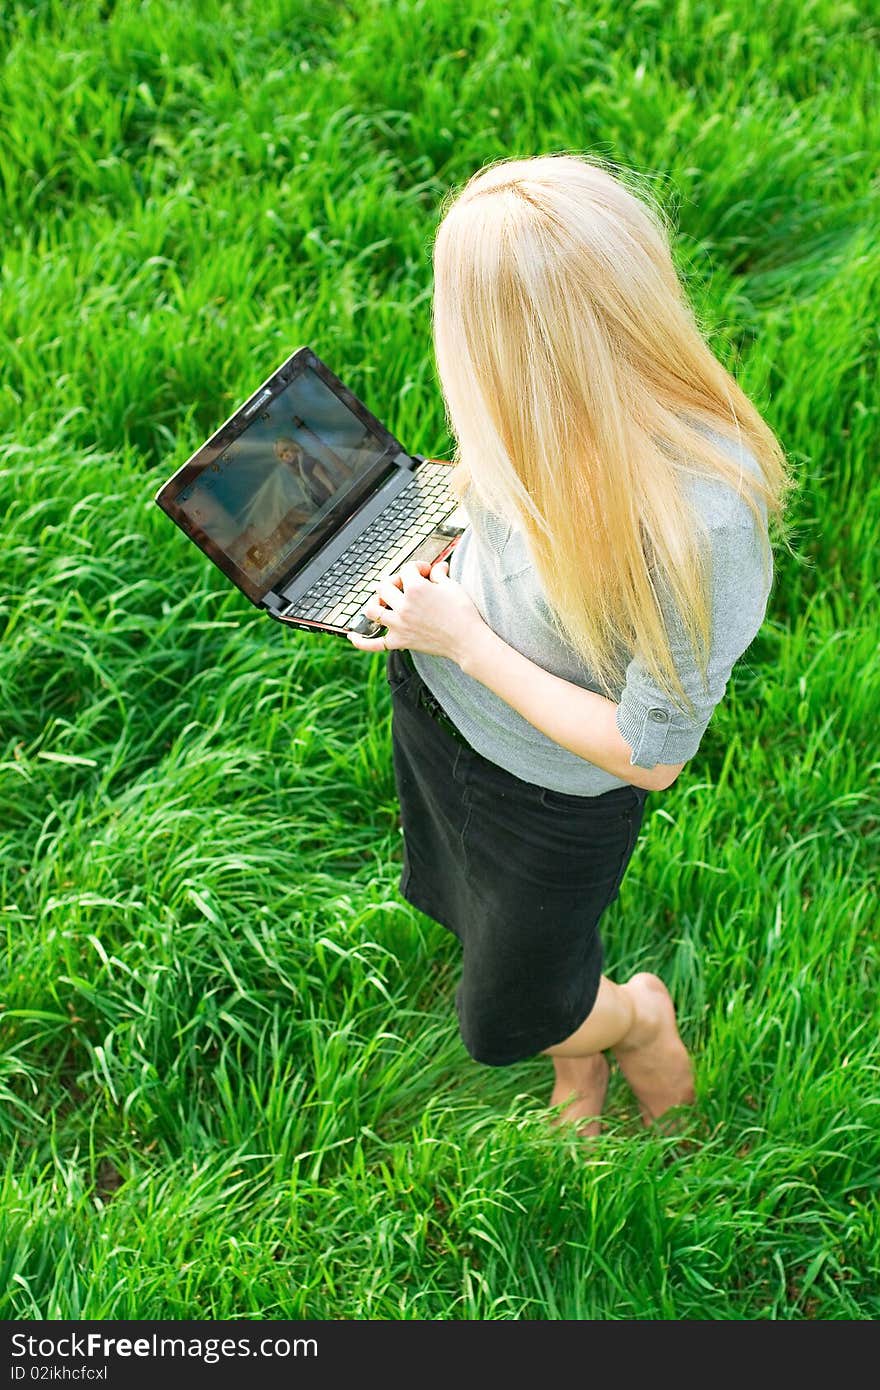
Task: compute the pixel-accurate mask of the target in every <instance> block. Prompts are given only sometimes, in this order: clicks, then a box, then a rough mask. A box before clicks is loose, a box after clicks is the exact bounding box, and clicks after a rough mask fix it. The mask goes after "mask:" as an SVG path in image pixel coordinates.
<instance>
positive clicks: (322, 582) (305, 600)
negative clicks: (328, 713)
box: [155, 347, 467, 638]
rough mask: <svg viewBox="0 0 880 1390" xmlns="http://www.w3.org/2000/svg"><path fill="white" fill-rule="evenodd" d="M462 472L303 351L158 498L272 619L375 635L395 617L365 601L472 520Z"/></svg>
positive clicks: (444, 548) (443, 550)
mask: <svg viewBox="0 0 880 1390" xmlns="http://www.w3.org/2000/svg"><path fill="white" fill-rule="evenodd" d="M451 471H452V470H451V467H450V465H449V464H448V463H442V462H440V461H438V460H436V459H426V458H423V457H422V455H421V454H410V453H409V452H408V451H407V450H406V449H404V447H403V445H402V444H401V443H400V441H399V440H397V439H395V437H394V435H393V434H391V432H390V431H389V430H388V429H386V428H385V426H384V425H383V424H382V423H381V422H380V421H379V420H378V419H377V418H376V417H375V416H374V415H372V414H371V413H370V411H369V410H367V408H366V406H365V405H364V404H363V403H362V402H361V401H359V400H358V398H357V396H355V395H354V393H353V392H352V391H350V390H349V389H348V388H347V387H346V386H345V385H344V384H343V383H342V381H340V379H339V377H337V376H335V375H334V373H333V372H332V371H331V370H330V368H329V367H328V366H327V365H326V363H324V362H322V361H321V360H320V358H319V357H318V356H317V355H316V354H315V353H314V352H313V351H312V349H311V348H309V347H299V348H297V349H296V351H295V352H293V353H291V355H290V356H289V357H288V358H287V359H286V361H284V362H282V363H281V365H280V366H279V367H278V368H277V369H276V370H275V371H274V372H272V373H271V375H270V376H268V377H267V378H266V380H265V381H264V382H263V383H262V385H260V386H258V387H257V389H256V390H255V391H254V393H253V394H252V395H251V396H250V397H249V398H248V400H246V401H245V402H244V404H243V405H240V406H239V407H238V409H237V410H236V411H235V412H234V413H233V414H232V415H231V416H230V417H229V419H228V420H227V421H226V423H225V424H223V425H221V426H220V428H219V429H218V430H216V431H215V433H214V434H212V435H211V438H210V439H208V440H207V441H206V442H205V443H204V444H202V445H201V447H200V448H198V449H197V450H196V452H195V453H194V454H193V455H192V456H191V457H190V458H188V459H187V461H186V463H184V464H183V465H182V467H180V468H179V469H178V470H177V472H176V473H175V474H174V476H173V477H172V478H169V480H168V482H166V483H164V484H163V486H162V487H161V488H160V489H159V491H158V492H157V494H156V499H155V500H156V502H157V503H158V505H159V506H160V507H161V508H162V510H163V511H164V512H165V513H166V515H167V516H169V517H170V518H171V520H172V521H173V522H175V523H176V525H178V526H179V527H180V529H181V530H182V531H183V533H184V534H185V535H186V536H187V537H188V538H189V539H190V540H191V541H193V542H194V543H195V544H196V545H197V546H198V547H199V549H200V550H202V551H204V553H205V555H207V557H208V559H209V560H211V561H213V563H214V564H215V565H216V566H217V568H218V569H220V570H222V571H223V573H224V574H225V575H226V577H227V578H228V579H230V580H231V581H232V583H233V584H235V585H237V587H238V588H239V589H240V590H241V591H242V593H243V594H244V595H245V596H246V597H247V598H248V599H250V601H251V603H253V604H255V605H256V606H257V607H258V608H262V609H263V610H264V611H265V612H267V613H268V614H269V615H270V617H272V618H276V619H278V620H279V621H281V622H286V623H289V624H290V625H291V626H293V627H297V628H301V629H302V630H303V631H307V632H330V633H335V634H336V635H338V636H340V637H343V638H344V637H345V634H346V632H348V631H352V632H360V633H362V634H363V635H364V636H367V637H373V636H376V635H378V634H379V633H380V632H382V631H383V630H384V625H383V624H382V623H378V622H375V621H373V620H372V619H370V618H368V617H367V616H366V615H365V613H364V611H363V608H364V605H365V604H366V603H368V602H369V601H370V599H371V598H372V597H373V596H374V594H375V591H376V588H377V586H378V584H379V582H380V580H382V579H383V578H386V577H388V576H390V575H393V574H396V573H397V571H398V570H399V569H400V567H401V565H402V564H403V563H404V561H406V560H416V561H419V560H424V561H427V562H428V563H429V564H433V563H434V562H435V561H436V560H442V559H444V558H446V557H447V556H448V555H449V554H450V553H451V551H452V550H453V549H454V547H455V545H456V544H457V542H458V537H459V536H460V535H461V533H462V532H463V531H464V529H465V526H466V525H467V518H466V514H465V513H464V511H463V509H462V507H461V505H460V503H459V501H458V499H457V498H456V497H455V496H454V494H453V493H452V492H451V491H450V490H449V485H448V479H449V476H450V473H451Z"/></svg>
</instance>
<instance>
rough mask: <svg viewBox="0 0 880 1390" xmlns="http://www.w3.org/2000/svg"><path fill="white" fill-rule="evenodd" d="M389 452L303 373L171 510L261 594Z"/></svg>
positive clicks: (319, 382) (325, 388)
mask: <svg viewBox="0 0 880 1390" xmlns="http://www.w3.org/2000/svg"><path fill="white" fill-rule="evenodd" d="M387 452H388V450H387V447H386V444H385V442H384V441H381V440H379V439H378V438H376V437H375V436H374V435H373V434H372V433H371V432H370V431H369V430H368V429H366V428H365V426H364V424H363V422H362V421H361V420H359V419H358V418H357V416H356V415H354V414H353V413H352V411H350V410H349V409H348V407H347V406H346V405H344V404H343V402H342V401H341V400H340V399H339V397H338V396H337V395H335V394H334V392H333V391H331V390H330V388H329V387H328V386H326V385H325V384H324V382H323V381H322V380H321V378H320V377H319V376H318V375H317V374H316V373H315V372H313V371H312V369H311V368H310V367H307V368H305V370H304V371H302V372H301V373H300V374H299V375H298V376H297V377H295V378H294V380H293V381H292V382H291V383H290V385H289V386H286V387H285V389H284V390H283V391H282V392H281V393H280V394H279V395H278V396H276V397H275V399H274V400H272V401H269V402H268V403H267V405H266V406H265V407H264V408H263V409H262V410H261V411H259V412H258V413H257V414H256V415H255V416H254V418H253V420H252V421H251V423H250V424H249V425H248V426H247V428H246V429H245V430H244V431H243V433H241V434H240V435H239V436H238V438H237V439H235V440H234V441H233V442H232V443H231V444H230V445H229V446H228V448H226V449H224V451H223V452H222V453H221V454H219V455H218V456H217V458H216V459H215V460H214V462H213V463H211V464H209V465H208V466H207V467H206V468H204V469H203V470H202V472H201V473H200V474H199V475H198V477H197V478H196V480H195V481H194V482H193V483H191V484H190V485H189V486H188V487H186V488H184V489H183V490H182V491H181V492H180V493H179V494H178V497H177V502H178V505H179V506H180V509H181V511H183V512H184V513H185V514H186V515H187V516H188V517H189V518H190V519H191V520H192V521H193V522H194V523H195V524H196V525H197V526H199V527H200V528H201V529H202V530H203V531H204V532H205V533H206V534H207V535H208V536H209V537H210V538H211V540H213V541H214V543H215V544H216V545H218V546H219V547H220V549H221V550H223V551H224V552H225V553H226V554H227V555H228V556H229V558H230V559H231V560H232V561H233V563H234V564H236V565H237V566H238V568H239V569H240V570H242V571H243V573H244V574H246V575H247V577H248V578H249V579H250V580H251V581H252V582H253V584H254V585H256V586H258V587H259V586H261V585H263V584H265V583H266V581H267V580H268V579H269V577H270V576H271V575H272V574H274V573H275V572H276V571H277V570H278V569H279V568H280V567H281V566H283V565H284V564H285V562H286V561H287V559H288V557H289V556H291V555H292V554H293V552H294V551H295V550H296V549H297V547H298V546H299V545H300V543H301V542H302V541H303V539H304V538H305V537H306V536H307V535H308V534H309V533H310V532H311V531H313V530H315V528H316V527H317V526H318V524H319V523H320V522H321V520H322V519H323V518H324V517H325V516H326V514H327V513H328V512H329V511H330V510H331V509H332V508H334V507H336V506H338V505H339V504H340V502H341V501H342V500H343V499H344V497H345V494H346V493H347V492H350V491H355V490H356V488H357V485H358V483H359V482H360V480H361V479H362V478H363V477H364V475H366V474H368V473H369V472H370V471H371V470H372V469H374V468H375V467H376V464H377V463H378V462H379V461H380V460H381V459H382V457H383V456H384V455H386V454H387Z"/></svg>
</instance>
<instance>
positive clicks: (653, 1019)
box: [545, 974, 694, 1125]
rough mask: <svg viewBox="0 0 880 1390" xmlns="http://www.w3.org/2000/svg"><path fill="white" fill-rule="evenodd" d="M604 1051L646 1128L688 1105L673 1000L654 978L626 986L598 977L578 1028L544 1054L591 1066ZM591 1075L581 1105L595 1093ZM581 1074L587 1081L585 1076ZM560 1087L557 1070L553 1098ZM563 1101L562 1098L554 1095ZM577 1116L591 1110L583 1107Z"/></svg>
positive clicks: (687, 1067) (688, 1074) (687, 1074)
mask: <svg viewBox="0 0 880 1390" xmlns="http://www.w3.org/2000/svg"><path fill="white" fill-rule="evenodd" d="M609 1050H610V1051H611V1052H613V1054H614V1057H615V1059H616V1060H617V1064H618V1066H619V1067H620V1070H621V1072H622V1073H623V1076H624V1077H625V1079H626V1081H627V1082H628V1084H629V1085H630V1087H631V1088H632V1090H633V1092H634V1094H635V1097H636V1100H637V1101H638V1103H639V1109H640V1111H641V1115H642V1119H643V1121H644V1123H645V1124H646V1125H648V1124H651V1123H652V1122H653V1121H655V1120H657V1119H659V1117H660V1116H661V1115H662V1114H664V1112H665V1111H667V1110H669V1109H671V1108H672V1107H673V1106H677V1105H689V1104H690V1103H691V1102H692V1101H693V1099H694V1088H693V1073H692V1069H691V1062H690V1057H689V1056H688V1053H687V1050H686V1048H685V1046H684V1043H683V1042H682V1041H681V1038H680V1037H679V1034H678V1028H677V1026H676V1021H675V1009H674V1008H673V1004H672V1000H671V999H670V997H669V993H668V991H667V989H666V986H665V985H664V984H663V983H662V981H661V980H659V979H658V978H657V976H656V975H648V974H639V975H634V976H633V978H632V979H631V980H630V981H628V983H627V984H625V985H616V984H614V983H613V981H611V980H609V979H608V978H607V976H605V975H603V976H602V980H601V982H600V985H599V993H598V995H597V997H596V1002H595V1004H594V1006H593V1008H592V1010H591V1012H590V1014H589V1015H588V1017H587V1018H586V1019H585V1020H584V1022H583V1023H582V1024H581V1026H580V1028H578V1029H577V1031H576V1032H574V1033H572V1034H571V1035H570V1037H568V1038H564V1039H563V1041H562V1042H560V1043H556V1044H555V1045H554V1046H553V1047H548V1048H546V1049H545V1052H546V1054H547V1055H548V1056H550V1057H552V1058H553V1059H554V1065H555V1064H556V1062H557V1060H559V1059H565V1060H569V1061H575V1060H579V1061H581V1062H585V1061H592V1062H593V1065H594V1067H595V1066H596V1063H595V1056H596V1054H597V1053H602V1052H605V1051H609ZM592 1075H593V1085H592V1088H590V1086H589V1084H586V1086H585V1090H584V1093H583V1094H584V1102H583V1103H584V1104H587V1103H595V1097H596V1095H597V1094H598V1092H597V1085H596V1083H597V1080H598V1078H599V1076H600V1072H599V1071H598V1069H597V1070H595V1071H594V1072H593V1073H592ZM583 1076H584V1078H585V1081H586V1078H587V1077H588V1076H589V1073H583ZM561 1084H562V1083H561V1082H560V1075H559V1071H558V1070H557V1085H556V1088H554V1093H553V1094H554V1095H556V1094H557V1091H558V1090H559V1088H560V1085H561ZM570 1089H571V1087H570ZM578 1093H579V1094H580V1091H579V1092H578ZM602 1098H603V1100H604V1091H603V1093H602ZM564 1099H565V1095H564V1094H562V1095H560V1096H559V1100H564ZM580 1113H581V1114H588V1113H593V1114H595V1113H596V1112H595V1111H593V1112H590V1111H586V1110H583V1109H582V1110H581V1111H580Z"/></svg>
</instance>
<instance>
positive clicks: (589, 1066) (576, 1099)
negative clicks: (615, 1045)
mask: <svg viewBox="0 0 880 1390" xmlns="http://www.w3.org/2000/svg"><path fill="white" fill-rule="evenodd" d="M553 1070H554V1071H555V1073H556V1084H555V1086H554V1087H553V1093H552V1095H551V1096H550V1104H551V1105H552V1106H555V1105H562V1103H563V1101H566V1100H567V1101H569V1102H570V1103H569V1104H568V1105H567V1106H566V1107H565V1109H564V1110H562V1111H561V1112H560V1114H559V1118H558V1119H556V1120H554V1121H553V1123H554V1124H566V1123H568V1122H574V1123H575V1124H576V1125H577V1132H578V1134H579V1135H581V1136H582V1137H583V1138H585V1139H592V1138H594V1137H595V1136H596V1135H597V1134H598V1133H599V1132H600V1131H601V1128H602V1126H601V1124H600V1122H599V1116H600V1115H601V1114H602V1106H603V1105H604V1104H605V1092H606V1091H607V1090H608V1074H609V1068H608V1063H607V1062H606V1061H605V1058H604V1057H603V1055H602V1053H601V1052H597V1053H596V1054H595V1056H593V1057H554V1058H553ZM578 1121H580V1123H578Z"/></svg>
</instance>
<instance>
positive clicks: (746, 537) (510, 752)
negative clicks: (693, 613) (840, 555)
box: [412, 436, 773, 796]
mask: <svg viewBox="0 0 880 1390" xmlns="http://www.w3.org/2000/svg"><path fill="white" fill-rule="evenodd" d="M715 437H716V439H717V441H718V443H719V444H721V445H723V446H724V447H725V448H727V450H728V451H729V452H730V453H731V454H732V457H734V458H735V459H737V460H738V461H739V462H740V463H741V465H742V466H743V467H744V468H746V469H751V470H757V466H758V465H757V463H756V461H755V459H754V458H753V456H752V455H751V453H749V452H748V451H747V450H746V449H744V448H742V447H739V446H734V445H731V444H729V443H728V442H727V441H726V440H723V439H721V438H720V437H718V436H715ZM688 486H689V487H691V488H692V489H693V492H692V496H693V498H694V500H695V502H696V504H697V506H698V508H699V514H700V516H701V518H702V519H703V521H704V523H705V525H706V528H707V533H708V536H709V540H710V543H711V553H710V564H711V573H712V646H711V653H710V659H709V671H708V675H709V682H708V690H707V689H706V688H705V687H704V685H703V681H702V678H701V675H700V671H699V667H698V666H697V664H696V662H695V660H694V657H693V653H692V651H691V648H690V644H689V642H688V641H687V637H686V635H685V633H684V630H683V628H682V626H681V622H680V619H679V618H678V615H677V613H676V611H675V608H674V605H672V604H666V603H664V604H663V605H662V607H663V612H664V617H665V620H666V626H667V631H668V633H669V637H670V642H671V646H672V652H673V655H674V658H675V662H676V668H677V670H678V672H679V675H680V676H681V679H682V683H683V685H684V688H685V690H686V691H687V693H688V695H689V696H690V698H691V699H692V700H693V703H694V706H695V711H696V713H695V715H694V716H693V717H688V716H686V715H685V714H683V713H682V711H681V710H680V709H679V708H678V707H677V706H676V705H675V704H673V703H672V702H671V701H670V699H669V698H668V696H666V695H665V694H664V693H663V691H662V690H660V689H659V688H658V687H657V685H656V684H655V682H654V681H653V679H652V678H651V677H650V675H649V674H648V672H647V671H646V670H645V669H644V667H643V666H642V664H641V663H640V661H639V660H638V659H637V658H636V657H635V656H633V657H632V659H631V660H630V662H629V665H628V667H627V669H626V679H625V683H624V686H623V689H622V690H621V691H620V693H619V696H618V709H617V714H616V723H617V728H618V729H619V731H620V733H621V735H622V736H623V738H624V739H625V740H626V742H627V743H628V744H629V745H630V747H631V748H632V756H631V758H630V763H631V764H632V765H633V766H636V767H642V768H647V769H650V768H653V767H656V766H657V765H658V764H668V763H683V762H686V761H687V760H688V759H689V758H692V757H693V756H694V754H695V753H696V751H697V749H698V748H699V745H700V741H701V739H702V737H703V733H704V732H705V729H706V727H707V725H708V723H709V720H710V719H711V717H712V712H713V710H714V709H715V707H716V705H717V704H718V703H719V701H720V700H721V699H722V697H723V695H724V692H725V690H726V688H727V683H728V680H729V678H730V674H731V671H732V670H733V667H734V664H735V663H736V661H737V660H738V659H739V657H740V656H742V654H743V653H744V652H745V650H746V649H747V647H748V646H749V645H750V644H751V642H752V641H753V640H754V638H755V636H756V635H757V633H758V631H759V629H760V627H761V624H762V623H763V621H764V617H765V614H766V609H767V601H768V598H769V594H770V588H771V586H772V581H773V570H772V564H771V567H770V569H769V573H768V572H767V571H766V569H765V554H764V548H763V546H762V538H761V535H760V532H759V530H758V528H757V527H756V525H755V520H754V516H753V514H752V512H751V509H750V508H749V506H748V505H747V504H746V503H745V502H744V501H743V499H742V498H741V497H740V496H738V495H737V494H736V493H734V492H733V490H732V489H731V488H730V487H729V486H727V485H726V484H725V483H722V482H719V481H717V480H711V479H706V478H693V479H688ZM463 507H464V510H465V512H466V514H467V517H468V522H469V525H468V526H467V528H466V529H465V531H464V532H463V534H462V536H461V539H460V540H459V542H458V545H457V546H456V548H455V550H454V551H453V553H452V555H451V557H450V566H449V573H450V575H451V577H452V578H453V579H456V580H458V582H459V583H460V584H461V585H462V587H463V588H464V589H465V591H466V592H467V593H468V594H469V596H470V597H471V599H472V600H473V602H474V604H475V605H476V607H477V609H478V610H479V612H480V613H481V614H482V616H483V618H484V619H485V621H486V622H487V623H488V625H489V626H490V627H491V628H492V629H493V631H494V632H497V633H498V635H499V636H500V637H501V638H502V639H503V640H504V641H505V642H507V643H509V645H510V646H512V647H514V648H516V650H517V651H519V652H522V654H523V655H524V656H526V657H528V658H529V660H530V661H534V662H535V663H536V664H537V665H538V666H541V667H542V668H543V669H544V670H547V671H551V672H552V673H553V674H554V675H556V676H561V677H562V678H563V679H564V680H568V681H572V682H573V683H574V684H576V685H580V686H583V687H584V688H585V689H587V690H597V691H598V686H597V685H596V684H595V677H594V675H593V673H592V672H591V671H590V669H589V668H588V667H587V666H586V665H585V664H584V662H583V659H582V658H581V657H580V655H579V654H578V653H577V652H575V651H574V650H573V649H572V648H571V647H570V646H569V645H568V644H563V643H562V642H561V641H560V638H559V634H558V633H557V631H556V629H555V627H554V626H553V624H552V619H551V617H550V613H549V609H548V607H547V604H546V602H545V601H544V598H543V597H542V594H541V591H540V588H539V586H538V583H537V580H536V578H535V574H534V569H533V566H532V564H531V560H530V557H529V555H528V552H527V549H526V545H525V539H524V537H523V536H522V534H521V533H520V532H519V531H518V530H516V529H515V528H514V527H512V526H511V525H510V524H509V523H508V522H506V521H504V520H502V519H500V518H498V517H496V516H494V514H492V513H489V512H486V511H484V510H482V509H478V508H477V506H476V505H475V502H474V500H473V492H472V491H471V492H470V493H468V500H467V501H466V502H465V503H463ZM761 512H762V516H763V518H764V525H765V528H766V510H765V509H764V507H763V505H762V507H761ZM412 657H413V662H414V664H415V667H416V670H417V671H418V673H419V675H420V676H421V677H422V679H423V680H424V682H425V684H426V685H427V686H428V687H429V688H430V690H431V691H432V692H433V693H434V695H435V696H436V697H437V699H438V700H439V702H440V704H441V705H442V706H443V708H444V709H445V710H446V712H447V714H448V715H449V718H450V719H451V720H452V721H453V723H454V724H456V725H457V727H458V728H459V729H460V730H461V732H462V733H463V734H464V736H465V738H466V739H467V740H468V742H469V743H470V744H471V745H472V746H473V747H474V748H475V749H476V750H477V752H478V753H481V754H482V755H483V756H484V757H486V758H489V759H490V760H491V761H492V762H495V763H497V764H499V766H501V767H503V768H506V769H507V771H508V772H512V773H513V774H514V776H516V777H521V778H522V779H523V780H524V781H526V782H534V783H537V784H538V785H540V786H545V787H551V788H553V789H554V790H556V791H562V792H570V793H573V794H574V795H577V796H598V795H599V794H600V793H601V792H605V791H608V790H609V789H610V788H611V787H619V786H623V785H625V783H624V781H623V780H622V779H621V778H619V777H614V776H612V774H611V773H609V772H606V771H605V770H604V769H603V768H600V767H597V766H596V765H595V764H594V763H590V762H587V761H586V760H585V759H584V758H579V757H578V756H577V755H576V754H575V753H572V752H571V751H570V750H569V749H567V748H563V747H562V745H561V744H558V743H556V742H554V741H553V740H552V739H550V738H548V737H547V735H546V734H544V733H542V732H541V731H540V730H539V729H536V728H535V726H534V725H533V724H530V723H529V721H528V720H527V719H524V718H523V716H522V715H521V714H519V713H518V712H517V711H516V710H514V709H513V708H512V707H511V706H510V705H508V704H507V703H506V701H504V700H502V699H501V698H500V696H498V695H496V694H495V692H494V691H492V690H489V688H488V687H487V686H485V685H483V684H482V683H481V682H480V681H478V680H476V679H475V678H474V677H473V676H468V675H466V674H465V673H464V671H462V670H461V668H460V666H458V664H457V663H456V662H454V661H452V660H451V659H450V658H448V657H441V656H431V655H429V654H427V653H426V652H418V651H413V653H412ZM599 693H602V692H601V691H600V692H599Z"/></svg>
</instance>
